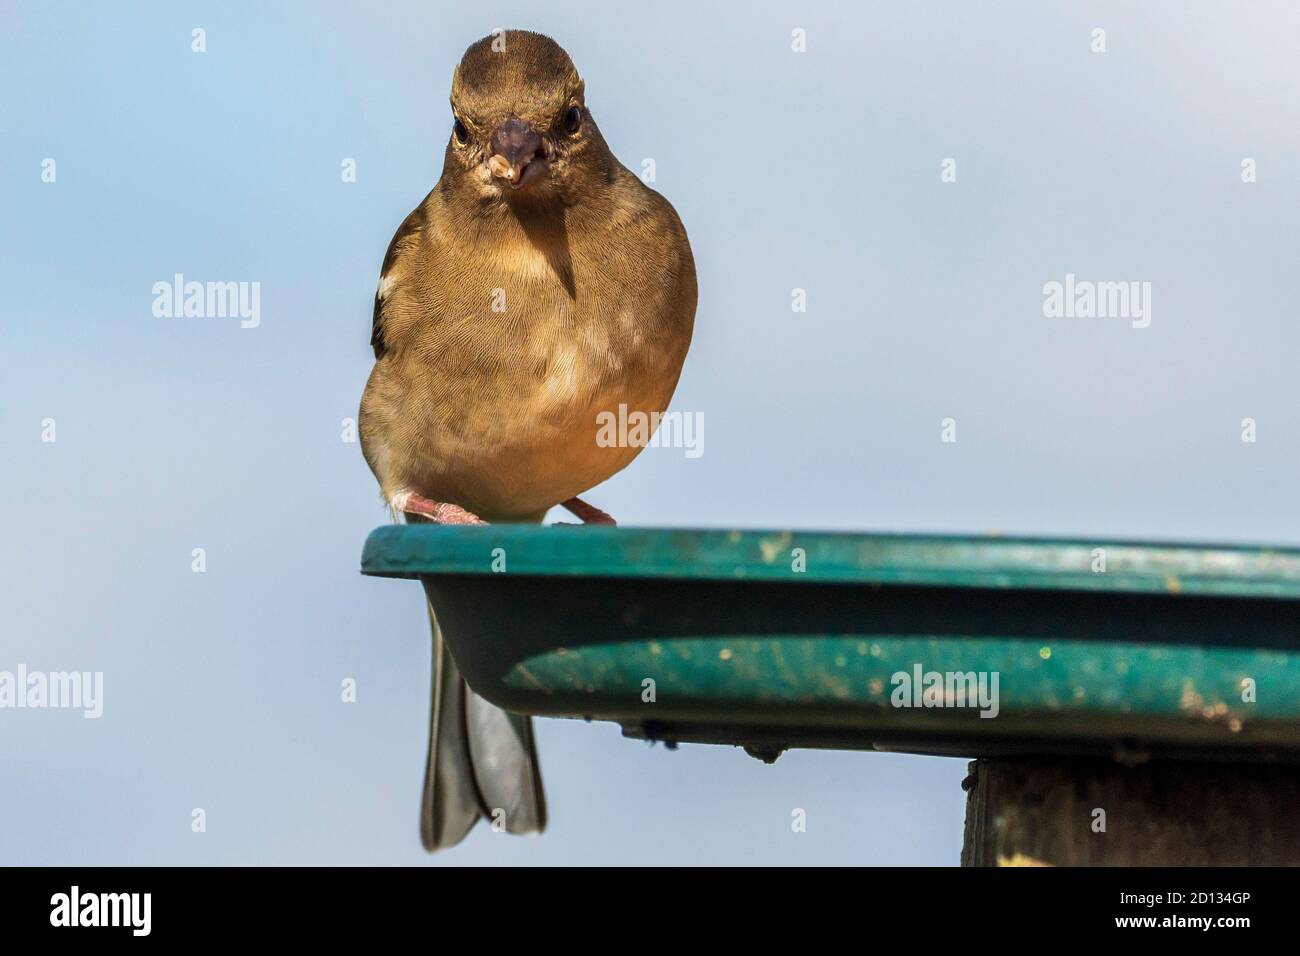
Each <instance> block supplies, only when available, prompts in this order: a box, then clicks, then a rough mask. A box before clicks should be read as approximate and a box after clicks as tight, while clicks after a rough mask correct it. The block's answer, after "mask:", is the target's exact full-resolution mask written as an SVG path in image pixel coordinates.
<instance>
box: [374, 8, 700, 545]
mask: <svg viewBox="0 0 1300 956" xmlns="http://www.w3.org/2000/svg"><path fill="white" fill-rule="evenodd" d="M504 37H505V49H504V50H503V51H500V52H495V51H493V49H492V38H486V39H485V40H483V41H480V42H479V43H476V44H475V45H474V46H471V47H470V49H469V50H468V51H467V52H466V54H465V57H464V59H463V60H462V61H461V64H460V66H459V67H458V69H457V71H456V77H455V80H454V82H453V88H452V108H453V112H454V115H455V116H456V117H458V118H459V120H460V121H461V122H462V123H463V124H464V127H465V128H466V130H467V131H468V133H469V136H468V142H467V143H466V144H464V145H461V144H460V143H458V142H457V138H456V136H455V135H454V134H453V136H452V138H451V140H450V141H449V143H448V145H447V152H446V157H445V160H444V167H443V175H442V178H441V179H440V180H439V182H438V184H437V186H436V187H434V189H433V191H432V192H430V193H429V195H428V196H427V197H426V198H425V199H424V201H423V202H422V203H421V204H420V205H419V206H418V207H417V208H416V209H415V211H413V212H412V213H411V214H410V215H409V216H408V217H407V218H406V220H405V221H404V222H403V223H402V226H401V228H400V229H399V230H398V232H397V234H396V235H395V236H394V238H393V242H392V245H391V246H390V248H389V250H388V255H387V256H386V257H385V260H384V267H383V271H382V275H381V280H380V289H379V293H378V295H377V297H376V302H375V318H374V326H373V338H372V344H373V345H374V347H375V354H376V359H377V360H376V363H375V368H374V371H373V372H372V373H371V376H370V380H369V382H368V383H367V385H366V390H365V394H364V396H363V398H362V404H361V417H360V426H361V440H362V448H363V451H364V453H365V456H366V460H367V461H368V462H369V463H370V466H371V469H372V470H373V471H374V472H375V475H376V477H377V478H378V479H379V482H380V486H381V489H382V491H383V494H384V496H385V498H387V499H389V500H391V499H392V497H393V496H394V495H395V494H397V493H399V492H402V491H414V492H416V493H418V494H421V495H424V496H426V497H428V498H431V499H433V500H436V501H446V502H452V503H454V504H457V505H460V506H461V507H463V508H465V509H467V510H469V511H471V512H473V513H475V514H477V515H479V516H481V517H483V518H485V519H487V520H489V521H493V520H498V521H500V520H538V519H540V517H541V515H542V514H544V513H545V511H546V510H547V509H548V508H550V507H552V506H553V505H556V504H558V503H560V502H562V501H564V500H566V499H567V498H570V497H572V496H574V495H577V494H579V493H580V492H583V491H585V490H587V489H588V488H590V487H592V486H593V485H596V484H598V483H600V482H601V481H604V480H605V479H606V478H608V477H609V476H610V475H612V474H614V473H615V472H617V471H618V470H619V469H621V468H622V467H623V466H625V465H626V464H627V463H628V462H629V461H631V459H632V458H633V457H635V455H636V453H637V452H638V451H639V450H640V449H639V448H635V447H600V446H599V445H598V444H597V441H596V437H597V432H598V428H597V415H598V414H599V413H600V412H602V411H610V412H615V413H617V412H618V409H619V406H620V405H626V406H627V408H628V411H629V412H632V411H642V412H646V413H651V412H658V411H662V410H663V409H664V408H665V407H666V406H667V404H668V401H669V399H670V397H671V396H672V393H673V390H674V388H675V387H676V384H677V378H678V375H679V373H680V370H681V366H682V361H683V359H684V358H685V355H686V349H687V346H688V345H689V344H690V339H691V330H692V325H693V322H694V314H695V300H696V285H695V268H694V263H693V261H692V258H691V250H690V245H689V243H688V242H687V239H686V232H685V230H684V229H683V227H682V224H681V221H680V220H679V219H678V217H677V214H676V212H675V211H674V210H673V208H672V206H671V205H669V203H668V202H667V200H665V199H664V198H663V197H662V196H660V195H659V194H658V193H656V192H655V191H654V190H652V189H650V188H649V187H647V186H646V185H645V184H644V183H643V182H642V181H641V180H640V179H639V178H637V177H636V176H635V175H633V174H632V173H631V172H630V171H628V170H627V169H626V168H625V167H624V166H622V165H621V164H620V163H619V162H618V160H616V159H615V158H614V156H613V154H612V153H611V152H610V151H609V148H608V146H607V145H606V144H605V141H604V139H603V138H602V137H601V135H600V130H599V129H598V128H597V126H596V124H595V121H594V120H593V119H592V118H591V115H590V113H589V112H588V111H587V110H586V105H585V102H584V100H583V97H584V91H583V84H582V81H581V80H580V79H579V78H578V75H577V72H576V70H574V69H573V66H572V63H571V62H570V61H569V58H568V56H567V54H565V53H564V51H563V50H562V49H561V48H560V47H559V46H558V45H557V44H555V43H554V42H553V41H551V40H549V39H548V38H546V37H542V36H539V35H537V34H532V33H526V32H523V31H511V32H509V33H506V34H505V35H504ZM574 107H576V108H578V109H579V110H581V114H582V121H581V127H580V129H579V131H578V133H577V134H576V135H568V134H567V133H566V131H565V130H564V129H563V128H562V125H561V124H562V122H563V120H564V117H565V114H566V112H567V111H568V110H569V109H571V108H574ZM510 117H517V118H519V119H521V120H523V121H525V122H526V123H528V124H530V125H531V126H532V127H533V128H535V129H537V130H538V131H542V135H543V138H544V140H545V141H546V142H545V147H544V149H545V151H546V154H547V157H548V159H547V166H548V168H547V169H545V170H544V171H543V173H542V178H543V179H544V181H541V182H537V183H533V184H531V185H529V186H526V187H525V188H521V189H519V190H513V189H511V188H510V187H509V186H502V185H500V184H499V183H498V182H496V181H494V178H493V177H492V175H491V173H490V171H489V170H488V169H487V168H486V165H485V164H486V160H487V158H488V153H489V152H490V150H491V146H490V144H489V141H490V137H491V133H492V130H493V129H495V128H496V127H497V126H499V125H500V124H501V123H503V122H504V121H506V120H507V119H509V118H510ZM498 310H500V311H498Z"/></svg>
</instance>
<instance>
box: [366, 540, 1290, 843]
mask: <svg viewBox="0 0 1300 956" xmlns="http://www.w3.org/2000/svg"><path fill="white" fill-rule="evenodd" d="M362 569H363V571H364V572H365V573H367V574H373V575H382V576H389V577H407V578H418V579H419V580H420V581H421V582H422V583H423V584H424V587H425V590H426V592H427V594H428V596H429V599H430V601H431V603H432V605H433V607H434V609H435V612H436V614H437V616H438V619H439V622H440V624H441V626H442V629H443V632H444V634H445V637H446V639H447V641H448V644H449V645H450V647H451V649H452V653H453V654H454V656H455V658H456V661H457V663H458V665H459V666H460V669H461V671H462V673H463V674H464V675H465V677H466V679H467V680H468V681H469V683H470V685H471V686H472V687H473V688H474V689H475V690H476V691H477V692H478V693H479V694H481V695H483V696H484V697H486V698H488V699H489V700H491V701H493V702H495V703H497V704H499V705H501V706H503V707H505V708H507V709H509V710H514V711H518V712H523V713H530V714H537V715H545V716H556V717H584V718H589V719H598V720H610V721H616V722H618V723H619V724H620V725H622V727H623V730H624V732H625V733H626V734H628V735H629V736H635V737H648V738H654V739H663V740H670V741H698V742H707V743H720V744H735V745H740V746H744V747H745V748H746V749H747V750H749V751H750V752H751V753H753V754H755V755H756V756H760V757H763V758H764V759H774V758H775V757H776V756H777V755H778V754H779V753H780V752H781V751H782V750H784V749H786V748H789V747H834V748H846V749H882V750H883V749H887V750H902V751H909V752H915V753H930V754H948V755H960V756H971V757H983V758H1003V759H1007V758H1016V759H1017V760H1027V761H1030V762H1035V761H1042V760H1045V759H1049V760H1050V759H1056V760H1057V761H1058V763H1057V766H1068V765H1069V763H1070V761H1071V760H1077V759H1079V758H1090V759H1092V760H1100V761H1102V763H1103V764H1111V763H1113V764H1115V765H1116V766H1125V767H1134V766H1140V765H1142V764H1144V763H1146V762H1148V761H1154V762H1156V763H1154V764H1152V765H1155V766H1163V762H1165V761H1179V762H1187V763H1193V762H1194V763H1197V764H1198V765H1200V764H1204V763H1205V762H1207V761H1208V762H1210V764H1211V766H1215V765H1218V763H1219V762H1222V761H1232V762H1234V763H1236V764H1237V765H1238V766H1237V768H1236V769H1235V770H1233V771H1232V772H1233V773H1243V772H1246V773H1249V772H1250V770H1249V767H1251V766H1258V765H1261V764H1279V763H1280V764H1288V763H1294V764H1300V552H1297V551H1295V550H1288V549H1259V548H1242V547H1227V546H1189V545H1165V544H1142V543H1131V542H1119V541H1082V540H1073V541H1057V540H1032V539H1011V538H1001V537H974V538H971V537H938V536H912V535H864V534H831V533H817V532H791V531H731V532H729V531H685V530H663V529H640V528H607V527H538V526H515V525H495V526H480V527H438V526H432V525H410V526H392V527H385V528H380V529H378V530H376V531H375V532H373V533H372V534H371V536H370V538H369V539H368V541H367V542H366V547H365V552H364V555H363V559H362ZM1062 761H1064V763H1062ZM1035 765H1037V764H1035ZM1089 766H1090V767H1091V766H1095V765H1094V764H1089ZM978 777H979V774H976V778H978ZM1268 786H1270V787H1272V786H1273V785H1272V784H1269V785H1268ZM1211 789H1212V788H1211ZM970 861H971V862H976V857H974V856H973V857H972V858H971V860H970Z"/></svg>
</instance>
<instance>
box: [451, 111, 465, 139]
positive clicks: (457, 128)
mask: <svg viewBox="0 0 1300 956" xmlns="http://www.w3.org/2000/svg"><path fill="white" fill-rule="evenodd" d="M452 118H453V119H454V120H455V121H456V123H455V125H453V126H452V128H451V135H452V136H454V137H456V142H457V144H459V145H461V146H464V145H465V144H466V143H468V142H469V129H468V128H466V126H465V124H464V123H462V122H461V121H460V117H459V116H454V117H452Z"/></svg>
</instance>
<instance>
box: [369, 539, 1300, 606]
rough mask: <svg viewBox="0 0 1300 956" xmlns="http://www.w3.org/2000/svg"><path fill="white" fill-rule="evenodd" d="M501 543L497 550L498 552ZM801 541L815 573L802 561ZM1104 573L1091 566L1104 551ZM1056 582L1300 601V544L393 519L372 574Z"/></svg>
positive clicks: (372, 560) (982, 584)
mask: <svg viewBox="0 0 1300 956" xmlns="http://www.w3.org/2000/svg"><path fill="white" fill-rule="evenodd" d="M498 548H500V549H503V551H500V552H498V551H496V549H498ZM794 548H802V549H803V550H804V553H805V555H806V570H804V571H801V572H796V571H794V570H793V569H792V566H791V565H792V561H791V552H792V549H794ZM1098 548H1101V549H1104V551H1105V556H1106V570H1105V571H1103V572H1097V571H1093V570H1092V565H1093V560H1094V557H1095V549H1098ZM497 556H504V557H505V558H506V573H509V574H511V575H533V576H547V577H563V578H582V577H618V578H645V579H689V580H728V581H735V580H767V581H773V582H784V583H789V584H800V583H804V584H811V583H822V584H827V583H834V584H864V585H873V586H886V585H924V586H931V587H934V586H939V587H960V588H995V589H1017V588H1031V589H1049V590H1051V589H1059V590H1070V591H1092V592H1112V593H1134V592H1137V593H1159V594H1169V595H1171V596H1172V595H1180V594H1181V595H1196V596H1202V597H1229V598H1231V597H1247V598H1274V599H1289V600H1300V548H1295V547H1281V546H1267V545H1248V544H1226V543H1205V542H1175V541H1136V540H1125V539H1116V538H1104V537H1098V538H1081V537H1072V538H1053V537H1032V536H1004V535H999V534H985V535H958V534H930V533H925V534H910V533H898V532H888V533H876V532H853V531H802V530H790V529H785V530H774V529H715V528H669V527H665V528H649V527H618V528H611V527H599V526H584V527H554V526H544V525H509V524H501V525H489V526H477V527H474V526H469V527H467V526H438V525H387V526H382V527H379V528H376V529H375V530H374V531H372V532H371V533H370V535H369V536H368V537H367V539H366V543H365V547H364V550H363V553H362V560H361V572H362V573H363V574H366V575H372V576H380V577H400V578H418V577H423V576H444V575H474V576H483V575H494V574H497V573H500V568H499V566H498V567H496V568H495V569H494V559H495V558H496V557H497Z"/></svg>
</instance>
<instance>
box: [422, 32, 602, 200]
mask: <svg viewBox="0 0 1300 956" xmlns="http://www.w3.org/2000/svg"><path fill="white" fill-rule="evenodd" d="M583 92H584V91H583V83H582V78H581V77H579V76H578V71H577V69H576V68H575V67H574V65H573V61H572V60H570V59H569V55H568V54H567V53H565V52H564V49H563V48H562V47H561V46H560V45H559V44H558V43H556V42H555V41H554V40H552V39H551V38H550V37H546V36H542V35H541V34H540V33H530V32H528V31H526V30H509V31H498V32H496V33H493V34H492V35H491V36H487V37H484V38H483V39H482V40H479V41H478V42H477V43H475V44H473V45H472V46H470V48H469V49H468V50H466V51H465V55H464V56H463V57H462V58H461V61H460V64H459V65H458V66H457V67H456V73H455V75H454V76H453V77H452V81H451V111H452V129H451V138H450V141H449V142H448V144H447V154H446V160H445V162H444V165H443V176H444V177H449V176H450V177H451V178H452V179H453V180H454V181H455V182H456V185H457V186H460V187H462V188H468V189H471V190H473V191H474V192H475V193H477V194H478V196H479V197H480V198H481V199H485V200H499V201H503V202H507V203H510V204H515V203H528V202H532V201H536V200H538V199H542V198H547V197H550V198H554V197H557V196H558V197H561V198H564V197H570V198H571V197H574V196H576V195H578V194H580V193H581V191H582V189H583V186H584V183H586V182H588V181H594V180H591V177H593V176H595V177H599V176H602V175H604V174H605V172H606V170H607V168H608V163H609V162H610V161H611V160H612V157H610V155H609V148H608V147H607V146H606V145H605V141H604V139H603V138H602V137H601V135H600V130H598V129H597V128H596V124H595V122H594V121H593V120H592V118H591V114H590V113H588V112H587V106H586V103H585V101H584V99H583Z"/></svg>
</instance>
